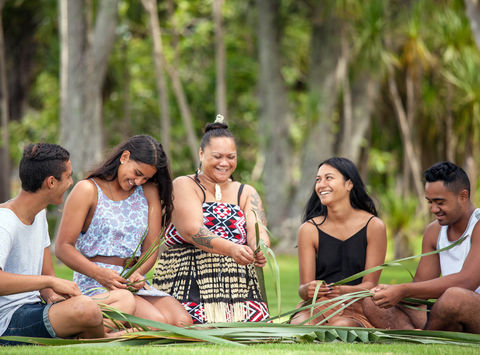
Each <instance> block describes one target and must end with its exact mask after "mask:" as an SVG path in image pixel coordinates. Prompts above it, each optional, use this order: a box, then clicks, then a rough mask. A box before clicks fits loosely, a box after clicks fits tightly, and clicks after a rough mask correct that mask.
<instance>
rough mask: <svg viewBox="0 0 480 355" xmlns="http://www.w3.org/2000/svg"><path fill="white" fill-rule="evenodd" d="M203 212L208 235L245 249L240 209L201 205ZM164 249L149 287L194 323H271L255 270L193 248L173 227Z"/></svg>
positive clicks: (244, 231)
mask: <svg viewBox="0 0 480 355" xmlns="http://www.w3.org/2000/svg"><path fill="white" fill-rule="evenodd" d="M242 189H243V186H241V188H240V190H239V197H240V194H241V191H242ZM239 200H240V199H239ZM202 209H203V222H204V225H205V227H207V228H208V229H209V230H210V231H212V232H213V233H215V234H216V235H217V236H219V237H221V238H224V239H227V240H229V241H231V242H234V243H237V244H242V245H244V244H246V243H247V231H246V222H245V214H244V212H243V211H242V210H241V208H240V206H239V205H236V204H230V203H224V202H204V203H203V205H202ZM165 245H166V246H167V249H166V250H165V251H164V252H163V253H162V254H161V255H160V257H159V262H158V264H157V268H156V270H155V276H154V280H153V285H154V287H156V288H157V289H159V290H162V291H165V292H168V293H170V294H171V295H172V296H174V297H175V298H176V299H178V300H179V301H180V302H181V303H182V304H183V306H184V307H185V309H186V310H187V311H188V312H189V314H190V316H191V317H192V319H193V321H194V323H214V322H234V321H245V322H259V321H262V320H265V319H267V318H268V317H269V314H268V309H267V305H266V303H265V302H264V301H263V300H262V297H261V294H260V291H259V290H260V287H259V284H258V279H257V276H256V273H255V267H254V266H253V265H238V264H237V263H235V261H234V260H233V258H231V257H229V256H223V255H218V254H212V253H209V252H206V251H203V250H201V249H199V248H196V247H195V246H193V245H192V244H190V243H187V242H186V241H185V240H184V239H183V238H182V236H181V235H180V234H179V233H178V231H177V230H176V229H175V226H174V225H173V224H171V225H170V226H169V228H168V230H167V233H166V240H165Z"/></svg>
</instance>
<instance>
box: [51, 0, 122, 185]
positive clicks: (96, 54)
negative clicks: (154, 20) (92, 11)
mask: <svg viewBox="0 0 480 355" xmlns="http://www.w3.org/2000/svg"><path fill="white" fill-rule="evenodd" d="M117 6H118V0H104V1H101V2H99V8H98V11H97V18H96V21H95V29H94V32H93V34H92V36H91V37H92V38H91V40H89V38H88V36H87V32H88V25H87V18H86V10H87V9H85V2H83V1H68V0H60V11H59V13H60V21H59V22H60V34H61V71H60V97H61V109H60V112H61V129H60V141H61V143H62V144H63V145H64V146H65V147H66V148H67V149H68V150H69V151H70V154H71V160H72V165H73V170H74V173H75V175H76V177H77V178H80V177H81V176H83V175H84V174H85V172H86V171H87V170H89V169H91V168H92V166H93V165H94V164H96V163H98V162H99V161H100V160H101V158H102V153H103V146H104V143H103V124H102V105H103V101H102V88H103V83H104V80H105V76H106V72H107V65H108V58H109V56H110V52H111V50H112V48H113V43H114V39H115V28H116V23H117V17H116V14H117Z"/></svg>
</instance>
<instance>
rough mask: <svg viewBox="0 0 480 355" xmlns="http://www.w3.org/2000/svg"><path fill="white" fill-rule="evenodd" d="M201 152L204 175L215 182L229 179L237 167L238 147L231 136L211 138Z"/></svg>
mask: <svg viewBox="0 0 480 355" xmlns="http://www.w3.org/2000/svg"><path fill="white" fill-rule="evenodd" d="M199 154H200V161H201V162H202V171H203V175H204V176H205V177H206V178H208V179H209V180H211V181H213V182H215V183H222V182H225V181H227V180H228V179H229V178H230V176H231V175H232V174H233V172H234V171H235V168H236V167H237V147H236V146H235V141H234V140H233V139H232V138H231V137H215V138H211V139H210V142H209V144H208V145H206V146H205V148H204V150H202V149H200V153H199Z"/></svg>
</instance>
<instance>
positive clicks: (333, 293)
mask: <svg viewBox="0 0 480 355" xmlns="http://www.w3.org/2000/svg"><path fill="white" fill-rule="evenodd" d="M327 287H328V289H329V292H328V297H337V296H340V295H343V293H342V289H341V287H342V286H332V284H328V285H327Z"/></svg>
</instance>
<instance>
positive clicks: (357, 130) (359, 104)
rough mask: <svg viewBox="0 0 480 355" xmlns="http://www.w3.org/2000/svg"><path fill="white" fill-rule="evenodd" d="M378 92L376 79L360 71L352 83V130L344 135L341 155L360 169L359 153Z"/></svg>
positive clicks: (368, 128) (363, 143)
mask: <svg viewBox="0 0 480 355" xmlns="http://www.w3.org/2000/svg"><path fill="white" fill-rule="evenodd" d="M378 94H379V82H378V79H376V78H374V77H372V76H371V75H369V74H368V73H362V74H361V75H359V76H358V77H357V78H356V79H355V80H354V82H353V85H352V95H351V96H352V105H353V107H352V126H353V127H352V130H351V134H350V136H349V137H345V138H344V139H345V143H347V144H344V145H346V146H347V148H346V150H345V151H344V153H343V155H344V156H346V157H348V158H349V159H350V160H352V161H353V162H354V163H355V165H357V167H358V168H359V169H360V166H359V165H360V154H361V151H362V148H363V147H365V145H366V141H367V137H366V136H367V134H368V132H369V131H370V125H371V121H372V114H373V110H374V108H375V101H376V100H377V98H378Z"/></svg>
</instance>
